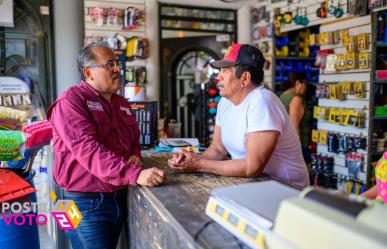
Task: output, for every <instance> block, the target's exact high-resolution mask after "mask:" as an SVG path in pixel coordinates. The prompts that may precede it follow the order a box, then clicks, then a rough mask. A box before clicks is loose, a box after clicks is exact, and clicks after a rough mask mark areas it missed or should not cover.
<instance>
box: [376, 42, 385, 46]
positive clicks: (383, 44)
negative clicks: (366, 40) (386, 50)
mask: <svg viewBox="0 0 387 249" xmlns="http://www.w3.org/2000/svg"><path fill="white" fill-rule="evenodd" d="M375 45H376V46H377V47H387V43H386V42H375Z"/></svg>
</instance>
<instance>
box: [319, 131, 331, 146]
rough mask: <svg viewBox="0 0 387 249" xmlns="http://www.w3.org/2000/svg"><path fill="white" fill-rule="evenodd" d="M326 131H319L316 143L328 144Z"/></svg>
mask: <svg viewBox="0 0 387 249" xmlns="http://www.w3.org/2000/svg"><path fill="white" fill-rule="evenodd" d="M328 134H329V132H328V131H325V130H320V131H319V137H318V143H319V144H323V145H326V144H327V143H328Z"/></svg>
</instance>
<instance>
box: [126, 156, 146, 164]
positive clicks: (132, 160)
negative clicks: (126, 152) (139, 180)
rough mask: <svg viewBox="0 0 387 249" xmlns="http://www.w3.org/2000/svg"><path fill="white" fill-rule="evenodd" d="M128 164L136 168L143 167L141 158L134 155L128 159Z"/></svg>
mask: <svg viewBox="0 0 387 249" xmlns="http://www.w3.org/2000/svg"><path fill="white" fill-rule="evenodd" d="M128 163H133V164H137V165H138V166H141V167H143V166H144V163H143V162H142V160H141V158H139V157H138V156H136V155H132V156H131V157H129V159H128Z"/></svg>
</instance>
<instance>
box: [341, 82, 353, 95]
mask: <svg viewBox="0 0 387 249" xmlns="http://www.w3.org/2000/svg"><path fill="white" fill-rule="evenodd" d="M352 86H353V84H352V82H349V81H343V82H342V83H341V91H342V93H343V94H352V93H353V90H352V89H353V87H352Z"/></svg>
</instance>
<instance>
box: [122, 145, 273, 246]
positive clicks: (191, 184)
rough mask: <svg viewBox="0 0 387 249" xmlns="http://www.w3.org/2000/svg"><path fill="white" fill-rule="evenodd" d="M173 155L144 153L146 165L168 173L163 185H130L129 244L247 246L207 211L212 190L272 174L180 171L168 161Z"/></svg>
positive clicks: (262, 179) (258, 179) (265, 178)
mask: <svg viewBox="0 0 387 249" xmlns="http://www.w3.org/2000/svg"><path fill="white" fill-rule="evenodd" d="M170 156H171V154H169V153H158V154H150V155H145V156H144V164H145V167H147V168H149V167H158V168H160V169H162V170H164V171H165V172H166V173H167V180H166V181H165V182H164V183H163V184H162V185H161V186H158V187H154V188H148V187H130V188H129V205H128V206H129V214H130V215H129V229H130V231H129V234H130V236H129V237H130V238H129V241H130V242H129V244H130V248H167V249H170V248H230V249H231V248H245V247H246V246H245V245H243V244H242V242H240V241H239V240H237V239H236V238H235V237H233V236H232V235H231V234H230V233H229V232H227V231H226V230H225V229H223V228H222V227H221V226H219V225H218V224H216V223H215V222H211V219H210V218H209V217H208V216H207V215H206V214H205V207H206V204H207V201H208V198H209V196H210V192H211V190H212V189H214V188H217V187H223V186H231V185H236V184H242V183H249V182H257V181H265V180H269V179H271V178H270V177H267V176H262V177H256V178H237V177H222V176H216V175H212V174H204V173H195V174H182V173H177V172H175V171H173V170H171V169H170V168H169V167H168V165H167V160H168V159H169V158H170Z"/></svg>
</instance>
